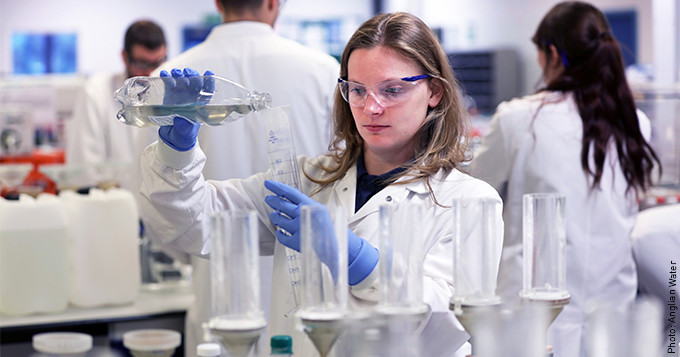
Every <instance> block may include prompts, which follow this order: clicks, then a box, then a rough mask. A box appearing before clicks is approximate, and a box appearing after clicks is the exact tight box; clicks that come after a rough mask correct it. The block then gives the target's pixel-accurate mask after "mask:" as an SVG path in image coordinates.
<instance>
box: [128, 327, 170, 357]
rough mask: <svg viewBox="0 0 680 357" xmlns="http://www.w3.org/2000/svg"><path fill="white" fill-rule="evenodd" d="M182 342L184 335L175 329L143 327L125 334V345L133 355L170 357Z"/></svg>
mask: <svg viewBox="0 0 680 357" xmlns="http://www.w3.org/2000/svg"><path fill="white" fill-rule="evenodd" d="M181 344H182V335H181V334H180V333H179V332H177V331H174V330H167V329H143V330H133V331H128V332H126V333H124V334H123V345H124V346H125V348H127V349H129V350H130V353H131V354H132V356H133V357H170V356H172V355H173V354H174V353H175V349H177V347H179V345H181Z"/></svg>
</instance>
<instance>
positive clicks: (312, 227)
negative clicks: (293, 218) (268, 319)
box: [297, 205, 349, 357]
mask: <svg viewBox="0 0 680 357" xmlns="http://www.w3.org/2000/svg"><path fill="white" fill-rule="evenodd" d="M334 218H335V219H334V220H333V222H332V226H333V228H334V229H333V230H332V231H329V230H328V227H329V226H330V223H331V222H330V221H329V220H330V219H331V215H330V213H329V211H328V208H327V207H325V206H322V205H318V206H316V205H315V206H302V208H301V209H300V253H301V255H302V262H303V264H302V301H301V302H302V304H301V306H300V309H299V310H298V312H297V316H298V318H299V319H300V321H301V323H302V325H303V330H304V331H305V333H306V334H307V336H308V337H309V338H310V340H311V341H312V343H314V346H315V347H316V349H317V351H318V352H319V355H320V356H321V357H326V356H327V355H328V353H329V352H330V350H331V348H332V347H333V345H334V343H335V341H336V340H337V338H338V337H339V336H340V335H341V334H342V332H343V330H344V329H345V327H346V326H347V325H346V319H347V317H348V312H349V311H348V309H347V298H348V285H347V264H348V263H347V223H346V222H347V220H346V218H345V215H344V214H343V212H342V211H341V210H335V211H334Z"/></svg>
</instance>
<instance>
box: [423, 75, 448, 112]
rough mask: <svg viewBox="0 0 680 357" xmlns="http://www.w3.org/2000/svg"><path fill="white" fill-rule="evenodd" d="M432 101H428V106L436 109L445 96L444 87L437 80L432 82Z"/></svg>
mask: <svg viewBox="0 0 680 357" xmlns="http://www.w3.org/2000/svg"><path fill="white" fill-rule="evenodd" d="M430 92H431V93H430V99H429V100H428V101H427V105H428V106H429V107H430V108H434V107H436V106H437V105H438V104H439V102H440V101H441V100H442V97H443V96H444V85H442V82H441V81H440V80H439V79H437V78H432V79H431V80H430Z"/></svg>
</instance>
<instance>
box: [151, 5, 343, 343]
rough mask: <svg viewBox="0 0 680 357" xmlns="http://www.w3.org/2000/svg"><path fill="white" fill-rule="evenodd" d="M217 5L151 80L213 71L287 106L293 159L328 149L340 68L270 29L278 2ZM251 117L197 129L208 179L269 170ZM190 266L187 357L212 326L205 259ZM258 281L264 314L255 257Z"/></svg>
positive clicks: (267, 265)
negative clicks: (206, 24)
mask: <svg viewBox="0 0 680 357" xmlns="http://www.w3.org/2000/svg"><path fill="white" fill-rule="evenodd" d="M216 4H217V7H218V9H219V11H220V13H221V14H222V20H223V23H222V24H221V25H219V26H217V27H215V28H213V29H212V31H211V32H210V34H209V35H208V37H207V38H206V40H205V41H204V42H202V43H200V44H198V45H196V46H195V47H193V48H191V49H189V50H187V51H186V52H184V53H182V54H180V55H179V56H177V57H175V58H173V59H172V60H171V61H168V62H167V63H165V64H163V65H162V66H160V67H159V68H158V70H156V72H154V73H153V75H158V74H159V72H160V70H167V71H168V72H169V71H170V70H171V69H172V68H184V67H190V68H193V69H195V70H197V71H199V72H200V73H203V72H204V71H205V70H211V71H213V72H214V73H215V75H218V76H222V77H225V78H228V79H230V80H232V81H234V82H236V83H239V84H241V85H243V86H245V87H246V88H248V89H249V90H256V91H260V92H266V93H269V94H271V97H272V106H273V107H275V106H280V105H290V111H289V117H290V125H291V130H292V133H293V136H294V138H295V149H296V152H297V154H298V155H300V154H306V155H310V156H315V155H318V154H320V153H323V152H325V151H327V148H328V141H329V136H330V108H331V104H332V100H333V91H334V90H335V84H336V82H337V77H338V74H339V68H340V66H339V64H338V62H337V61H336V60H335V59H334V58H333V57H331V56H330V55H328V54H325V53H322V52H319V51H316V50H313V49H311V48H308V47H305V46H302V45H301V44H299V43H297V42H295V41H292V40H288V39H285V38H283V37H281V36H280V35H278V34H277V33H276V32H275V31H274V29H273V26H274V23H275V21H276V19H277V17H278V15H279V11H280V5H281V1H279V0H238V1H234V0H230V1H227V0H218V1H216ZM253 119H254V118H245V119H244V120H240V121H236V122H231V123H228V124H225V125H222V126H218V127H206V128H203V130H201V131H200V134H199V138H198V141H199V142H200V143H201V148H202V149H203V150H204V151H205V152H206V154H207V155H208V156H209V157H211V159H210V160H208V161H207V162H206V165H205V167H204V168H203V174H204V176H205V177H206V178H207V179H212V180H225V179H230V178H245V177H248V176H250V175H252V174H254V173H257V172H261V171H265V170H266V169H267V168H268V160H267V145H266V140H265V137H266V136H265V133H266V131H265V127H264V125H263V123H261V122H258V121H256V120H253ZM157 131H158V130H157V129H154V128H150V130H149V131H148V132H147V133H148V134H149V136H148V137H146V135H145V142H144V143H143V144H142V145H141V146H142V147H143V146H144V144H149V143H151V142H153V141H155V140H156V139H157ZM192 266H193V268H194V272H193V282H194V293H195V295H196V299H195V303H194V306H192V307H191V308H190V310H189V312H188V314H187V324H186V327H187V328H186V333H185V345H186V348H185V351H186V352H185V355H187V356H194V355H195V352H196V347H195V346H196V344H197V343H201V342H202V338H203V335H202V329H201V328H200V326H201V324H202V323H205V322H207V320H209V318H210V313H211V302H210V278H209V270H210V264H209V261H208V260H205V259H201V258H198V257H192ZM260 276H261V277H260V280H261V292H262V293H261V296H262V308H263V309H264V310H265V312H268V310H269V304H270V300H271V299H270V292H271V282H272V257H271V256H266V257H261V258H260ZM270 327H271V326H270ZM265 336H267V335H263V338H261V340H260V345H261V348H260V351H261V352H262V351H264V350H266V348H263V347H264V345H265V344H266V345H267V346H268V344H269V341H268V340H266V338H264V337H265Z"/></svg>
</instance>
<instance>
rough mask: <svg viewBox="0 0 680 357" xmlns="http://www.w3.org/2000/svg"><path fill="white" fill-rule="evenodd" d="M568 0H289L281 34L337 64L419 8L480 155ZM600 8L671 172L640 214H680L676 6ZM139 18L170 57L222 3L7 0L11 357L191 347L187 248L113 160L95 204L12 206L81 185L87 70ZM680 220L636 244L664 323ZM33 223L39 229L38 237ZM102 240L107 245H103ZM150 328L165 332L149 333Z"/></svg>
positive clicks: (4, 250)
mask: <svg viewBox="0 0 680 357" xmlns="http://www.w3.org/2000/svg"><path fill="white" fill-rule="evenodd" d="M557 2H558V1H553V0H505V1H497V0H370V1H369V0H345V1H334V0H287V1H285V4H284V5H283V7H282V10H281V13H280V16H279V18H278V20H277V21H276V24H275V26H274V29H275V31H276V32H277V33H279V34H280V35H282V36H284V37H286V38H290V39H293V40H295V41H298V42H300V43H302V44H304V45H306V46H309V47H312V48H315V49H317V50H320V51H323V52H325V53H328V54H330V55H331V56H333V57H335V58H336V59H338V60H339V58H340V56H341V54H342V51H343V48H344V45H345V44H346V42H347V40H348V39H349V37H350V36H351V35H352V34H353V33H354V31H355V30H356V29H357V27H358V26H359V25H361V24H362V23H363V22H364V21H365V20H367V19H369V18H371V17H372V16H373V15H375V14H378V13H383V12H394V11H407V12H410V13H412V14H415V15H416V16H418V17H420V18H421V19H422V20H423V21H424V22H425V23H426V24H427V25H429V26H430V27H431V28H432V29H433V30H434V32H435V34H436V35H437V36H438V37H439V40H440V42H441V44H442V46H443V48H444V49H445V50H446V52H447V54H448V55H449V60H450V64H451V66H452V68H453V69H454V73H455V75H456V76H457V79H458V80H459V81H460V84H461V86H462V88H463V90H464V92H465V93H464V94H465V99H466V104H467V106H468V112H469V113H470V115H471V118H472V123H473V125H472V133H471V135H472V137H473V140H472V145H471V148H470V150H471V154H473V152H474V149H475V148H476V147H477V146H479V145H480V141H481V137H483V135H484V134H485V132H486V128H487V126H488V124H489V121H490V119H491V116H492V115H493V113H494V111H495V109H496V107H497V106H498V104H500V103H501V102H503V101H507V100H510V99H512V98H515V97H522V96H524V95H527V94H530V93H532V92H534V91H536V90H537V89H538V88H540V86H541V85H542V82H541V80H542V74H541V68H540V67H539V66H538V65H537V62H536V57H537V52H536V48H535V45H534V44H533V43H532V42H531V36H532V35H533V33H534V30H535V29H536V27H537V25H538V23H539V21H540V19H541V18H542V17H543V15H544V14H545V13H546V12H547V11H548V10H549V9H550V8H551V7H552V6H554V5H555V4H556V3H557ZM591 3H592V4H593V5H595V6H596V7H598V8H599V9H601V10H602V11H603V12H604V14H605V15H606V17H607V19H608V21H609V23H610V25H611V27H612V30H613V32H614V33H613V35H614V36H615V37H616V39H617V40H618V41H619V42H620V43H621V46H622V51H623V57H624V61H625V66H626V74H627V77H628V81H629V84H630V86H631V88H632V91H633V94H634V96H635V100H636V103H637V105H638V107H639V108H640V109H641V110H642V111H643V112H645V113H646V114H647V116H648V117H649V118H650V120H651V124H652V138H651V142H650V143H651V146H652V147H653V148H654V150H655V151H656V153H657V155H658V157H659V161H660V162H661V164H662V165H663V172H662V173H661V174H660V175H658V179H657V181H656V182H654V185H653V187H652V189H650V190H649V191H648V192H647V193H646V195H645V196H644V197H642V198H641V200H640V209H641V214H642V213H644V212H645V211H648V212H652V210H654V209H658V208H664V209H665V208H668V207H675V208H677V207H678V205H680V203H678V201H679V200H680V1H678V0H592V1H591ZM140 19H149V20H152V21H154V22H155V23H157V24H159V25H160V26H161V27H162V29H163V32H164V34H165V39H166V45H167V59H169V60H171V59H172V58H173V57H175V56H177V55H179V54H180V53H182V52H184V51H185V50H187V49H189V48H191V47H192V46H194V45H196V44H198V43H200V42H201V41H203V40H204V39H205V37H206V36H207V34H208V33H209V31H210V29H211V28H212V27H213V26H216V25H218V24H220V23H221V17H220V15H219V13H218V12H217V9H216V5H215V1H214V0H193V1H184V0H145V1H139V0H134V1H133V0H118V1H102V0H92V1H78V0H60V1H48V0H25V1H14V0H0V182H1V183H2V185H1V186H0V193H2V195H3V196H7V197H6V198H0V203H2V205H0V269H1V271H0V355H1V356H7V357H11V356H44V355H48V354H41V353H42V352H40V351H39V350H38V349H36V343H37V342H40V341H37V342H36V336H39V335H40V334H43V335H42V337H43V338H44V339H45V340H46V341H45V342H44V343H45V344H49V343H50V341H49V338H50V334H54V333H57V332H68V333H75V334H73V336H66V337H63V338H72V339H73V340H69V343H72V344H73V345H81V346H86V349H87V351H89V352H87V354H86V355H87V356H126V355H128V351H129V350H132V348H131V347H130V346H133V342H129V343H126V342H124V335H125V336H127V338H129V339H130V341H132V340H133V339H135V338H139V341H141V342H139V343H140V344H143V343H144V341H145V340H144V338H145V337H147V338H148V339H149V340H152V339H156V340H154V342H157V343H159V344H162V345H163V344H164V345H163V346H164V347H163V348H166V349H168V350H171V354H169V355H174V356H184V355H185V351H184V348H183V345H182V342H183V340H182V333H183V331H184V328H185V318H186V312H187V308H188V307H189V306H190V305H191V304H192V302H193V299H194V296H193V295H192V291H191V289H190V284H191V279H192V269H191V264H190V263H189V261H188V260H187V259H186V257H185V256H184V255H182V254H177V253H175V252H172V251H165V250H163V249H160V248H159V247H156V246H154V244H152V242H149V241H147V240H146V239H145V238H144V232H143V228H140V226H139V224H138V210H137V207H136V199H137V198H136V195H137V194H138V192H132V191H134V190H133V189H129V190H127V189H119V190H117V191H115V190H114V191H109V192H108V193H107V191H106V188H109V187H112V186H121V184H122V186H123V187H124V188H125V182H126V180H128V178H127V177H126V173H127V172H128V171H129V169H128V167H126V166H125V165H124V164H122V163H118V162H110V163H108V164H106V165H105V164H102V165H99V166H98V167H96V168H90V169H94V170H96V171H97V172H98V175H99V176H98V177H99V178H100V181H99V182H98V184H99V186H100V188H101V190H98V189H92V190H91V191H92V192H90V196H95V197H90V202H88V201H87V200H85V199H83V198H82V197H80V196H83V195H82V193H83V192H81V194H76V193H73V192H71V193H72V194H70V193H69V194H61V195H60V196H58V197H59V198H58V199H57V198H56V197H57V196H53V197H51V198H45V199H42V200H36V201H35V202H32V203H30V204H28V203H25V204H22V205H16V204H15V205H10V204H8V203H7V202H10V198H12V199H13V200H16V199H17V197H10V196H16V193H17V192H22V193H27V194H30V195H33V196H37V195H38V194H39V193H41V192H47V193H56V192H58V191H59V190H62V191H64V190H65V189H66V188H72V187H71V186H70V184H72V183H73V182H77V181H78V180H77V179H78V177H77V176H78V175H79V174H82V172H81V171H79V170H77V169H74V168H69V167H67V166H65V165H64V163H65V161H66V160H65V156H67V155H69V153H68V152H66V151H65V136H66V135H68V132H67V131H66V127H67V125H66V123H68V121H69V120H70V118H71V116H72V115H73V109H74V104H75V101H76V98H77V96H78V95H79V93H80V92H81V91H82V89H83V86H84V85H85V83H86V81H87V79H88V78H90V77H92V76H93V75H95V74H98V73H115V72H121V71H123V70H124V64H123V61H122V60H121V50H122V48H123V35H124V33H125V31H126V29H127V27H128V26H129V25H130V24H131V23H133V22H134V21H136V20H140ZM206 69H209V68H206ZM200 70H204V69H200ZM250 89H254V90H255V89H257V88H250ZM111 95H112V96H113V93H111ZM115 120H116V118H113V117H112V118H111V121H115ZM116 124H120V125H123V124H121V123H116ZM76 189H78V187H76ZM62 193H63V192H62ZM79 195H80V196H79ZM59 207H63V209H61V208H59ZM674 212H678V210H677V209H676V210H675V211H674ZM678 218H680V216H675V217H674V219H670V220H669V219H667V218H666V219H665V220H664V221H665V222H664V224H665V225H666V226H670V227H671V228H670V229H669V230H668V231H664V232H657V233H658V234H657V236H658V237H657V238H658V240H655V241H654V242H653V243H651V244H649V245H647V246H645V247H644V249H643V248H642V247H641V248H639V250H638V251H639V252H640V259H641V260H642V259H643V258H644V262H642V261H641V262H639V264H640V266H641V267H642V269H640V270H641V272H640V274H642V273H643V272H644V274H647V275H645V276H644V279H645V281H646V282H647V283H648V284H647V286H646V288H647V291H646V292H645V294H646V295H649V296H655V297H656V298H658V299H660V300H662V301H663V304H661V305H660V306H661V307H660V309H661V311H660V312H659V316H663V317H664V318H663V320H664V321H667V322H668V321H670V320H667V319H668V318H670V317H674V316H676V315H675V311H676V310H677V305H678V304H680V299H678V300H677V302H675V301H676V300H675V299H676V298H677V296H678V294H677V293H674V290H672V287H670V288H669V286H668V282H669V277H671V276H672V277H675V273H674V272H675V269H676V268H675V267H676V265H674V264H676V263H677V262H678V261H680V242H679V241H680V224H678V223H677V222H678ZM645 219H649V221H645V224H652V228H651V229H652V230H654V224H653V223H649V222H656V221H654V218H653V217H651V216H650V217H647V216H645ZM668 221H675V223H674V224H673V223H671V224H668ZM73 226H77V227H73ZM31 232H33V233H35V232H39V234H37V235H36V237H34V238H35V239H28V238H30V237H29V236H30V235H31V234H32V233H31ZM666 233H667V234H666ZM22 234H23V235H22ZM93 235H96V236H98V240H97V241H105V240H106V243H103V244H104V245H101V246H97V245H96V244H94V243H93V242H94V240H93V239H91V237H92V236H93ZM120 236H126V237H131V238H130V239H128V240H124V239H120V238H119V237H120ZM17 237H18V238H17ZM55 237H56V238H55ZM19 238H21V239H23V241H22V242H21V243H20V244H18V243H17V239H19ZM661 240H664V241H668V242H667V243H666V242H661ZM28 242H30V243H28ZM631 244H636V242H633V243H631ZM650 247H651V248H650ZM659 251H663V252H664V253H665V255H663V257H664V258H663V259H666V257H670V259H668V260H664V261H662V262H661V263H660V264H661V268H659V266H658V264H656V263H659V262H658V259H657V258H654V252H659ZM645 254H646V255H645ZM650 256H651V258H650ZM93 257H96V258H93ZM59 259H62V260H61V261H59ZM64 259H67V261H65V260H64ZM45 261H47V262H49V263H50V264H53V265H52V267H55V268H54V269H52V271H51V272H50V273H51V275H50V276H49V277H44V279H35V278H33V277H35V276H36V275H35V274H36V270H35V269H39V268H37V267H38V266H39V265H40V263H41V262H45ZM130 261H134V263H130ZM64 262H66V263H64ZM671 262H675V263H673V264H671ZM62 263H64V264H62ZM643 264H649V267H646V266H644V267H643V266H642V265H643ZM655 264H656V265H655ZM59 269H62V270H59ZM669 269H670V273H669ZM28 274H30V275H28ZM669 274H672V275H669ZM26 276H31V277H32V278H31V281H29V282H27V281H26V279H25V277H26ZM38 276H39V275H38ZM640 276H641V279H643V278H642V275H640ZM669 293H670V294H669ZM641 294H642V292H641ZM669 298H672V301H669ZM673 307H675V309H673ZM674 321H675V324H674V325H673V327H670V325H669V324H668V323H667V324H666V325H664V326H663V336H662V338H663V341H664V342H663V343H664V346H665V347H668V351H671V350H672V351H674V354H671V353H670V352H669V354H668V355H676V354H675V353H677V350H678V344H679V342H680V334H678V333H677V332H675V331H678V332H680V331H679V329H680V316H678V317H677V318H675V320H674ZM153 331H155V332H156V333H157V336H156V335H153V336H151V335H148V336H147V335H143V333H147V334H151V333H152V332H153ZM671 331H673V333H675V334H672V333H671ZM132 332H138V333H140V334H139V336H137V335H133V334H131V333H132ZM126 334H127V335H126ZM159 341H160V342H159ZM134 342H138V341H134ZM265 343H267V344H268V343H269V341H265ZM671 344H673V345H672V346H675V347H673V348H671V347H669V346H671ZM142 348H143V347H142ZM206 353H208V352H206ZM208 355H211V354H206V356H208ZM253 355H254V354H253ZM650 356H651V355H650Z"/></svg>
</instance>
